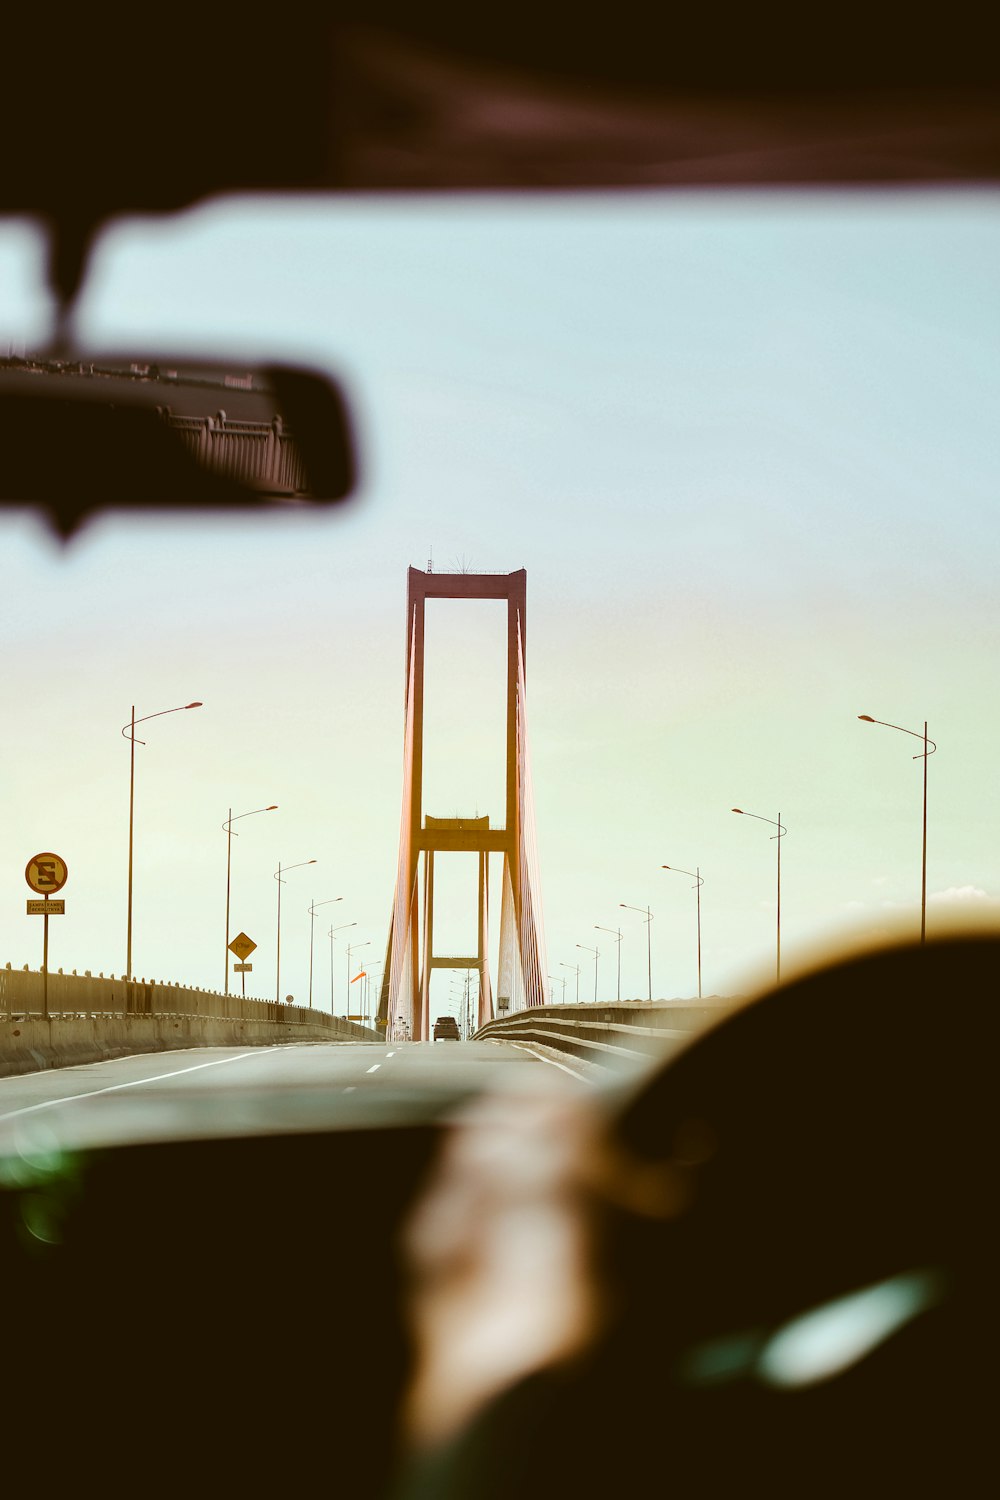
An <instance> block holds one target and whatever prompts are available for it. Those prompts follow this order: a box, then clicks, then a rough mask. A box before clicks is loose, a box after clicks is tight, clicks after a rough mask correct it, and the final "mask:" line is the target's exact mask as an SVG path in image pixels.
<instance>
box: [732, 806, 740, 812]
mask: <svg viewBox="0 0 1000 1500" xmlns="http://www.w3.org/2000/svg"><path fill="white" fill-rule="evenodd" d="M731 810H732V811H733V812H738V813H742V811H743V809H742V807H734V808H732V809H731Z"/></svg>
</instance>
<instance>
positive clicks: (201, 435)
mask: <svg viewBox="0 0 1000 1500" xmlns="http://www.w3.org/2000/svg"><path fill="white" fill-rule="evenodd" d="M163 420H164V421H165V422H166V423H167V425H168V426H169V427H172V428H173V430H174V431H175V432H177V433H179V434H180V436H181V439H182V440H183V441H184V443H186V444H187V446H188V447H189V448H190V449H191V451H192V452H193V453H194V454H195V455H196V456H197V457H198V459H199V460H200V462H201V463H202V464H203V465H204V466H205V467H206V468H208V469H211V470H212V471H213V472H215V473H216V474H223V475H225V476H226V477H227V478H228V479H235V480H239V481H240V482H241V483H243V484H248V485H251V486H253V488H255V489H258V490H260V491H261V493H262V494H267V495H288V496H293V495H304V494H306V493H307V492H308V487H309V486H308V477H307V475H306V471H305V465H304V464H303V462H302V456H301V454H300V452H299V449H298V445H297V444H296V442H295V439H294V438H293V437H292V435H291V433H290V432H287V431H286V430H285V428H284V426H283V424H282V420H281V417H280V416H276V417H275V418H274V420H273V421H272V422H237V421H233V420H231V419H230V418H229V417H227V416H226V414H225V412H222V411H220V412H217V413H216V414H215V416H214V417H181V416H175V415H174V414H173V413H172V412H171V413H164V414H163Z"/></svg>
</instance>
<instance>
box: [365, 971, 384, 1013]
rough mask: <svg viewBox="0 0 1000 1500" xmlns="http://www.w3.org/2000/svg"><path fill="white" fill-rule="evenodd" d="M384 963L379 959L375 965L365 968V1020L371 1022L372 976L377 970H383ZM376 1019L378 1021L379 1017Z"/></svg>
mask: <svg viewBox="0 0 1000 1500" xmlns="http://www.w3.org/2000/svg"><path fill="white" fill-rule="evenodd" d="M383 962H384V960H383V959H381V958H380V959H377V960H376V962H375V963H373V964H366V966H365V1019H366V1021H369V1022H370V1021H371V1020H372V1019H373V1018H372V1009H371V1007H372V974H373V973H374V971H375V970H376V969H381V967H382V964H383ZM375 1019H377V1017H376V1018H375Z"/></svg>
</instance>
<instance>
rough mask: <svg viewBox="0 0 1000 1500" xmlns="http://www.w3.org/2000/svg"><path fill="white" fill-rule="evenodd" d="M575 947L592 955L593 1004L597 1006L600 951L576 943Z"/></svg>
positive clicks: (584, 944)
mask: <svg viewBox="0 0 1000 1500" xmlns="http://www.w3.org/2000/svg"><path fill="white" fill-rule="evenodd" d="M576 946H577V947H578V948H582V949H583V951H584V953H592V954H593V955H594V1004H595V1005H596V1004H597V960H598V959H599V958H600V956H601V952H600V949H599V948H588V947H587V945H586V943H577V945H576Z"/></svg>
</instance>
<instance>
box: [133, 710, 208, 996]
mask: <svg viewBox="0 0 1000 1500" xmlns="http://www.w3.org/2000/svg"><path fill="white" fill-rule="evenodd" d="M202 707H203V705H202V704H201V703H200V702H199V703H180V704H178V706H177V707H176V708H161V709H160V711H159V713H155V714H143V715H142V717H141V718H139V719H137V718H136V716H135V704H134V703H133V705H132V717H131V719H130V720H129V722H128V723H127V724H123V725H122V734H123V735H124V737H125V739H127V740H129V741H130V742H131V747H132V748H131V756H130V766H129V782H128V925H127V933H126V943H125V951H126V959H125V975H126V978H128V979H131V978H132V847H133V835H134V831H135V747H136V745H137V744H138V745H144V744H145V743H146V741H145V740H137V739H136V737H135V726H136V725H137V724H145V723H146V721H147V720H148V719H162V718H163V715H164V714H179V713H183V712H184V710H185V709H188V708H202Z"/></svg>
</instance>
